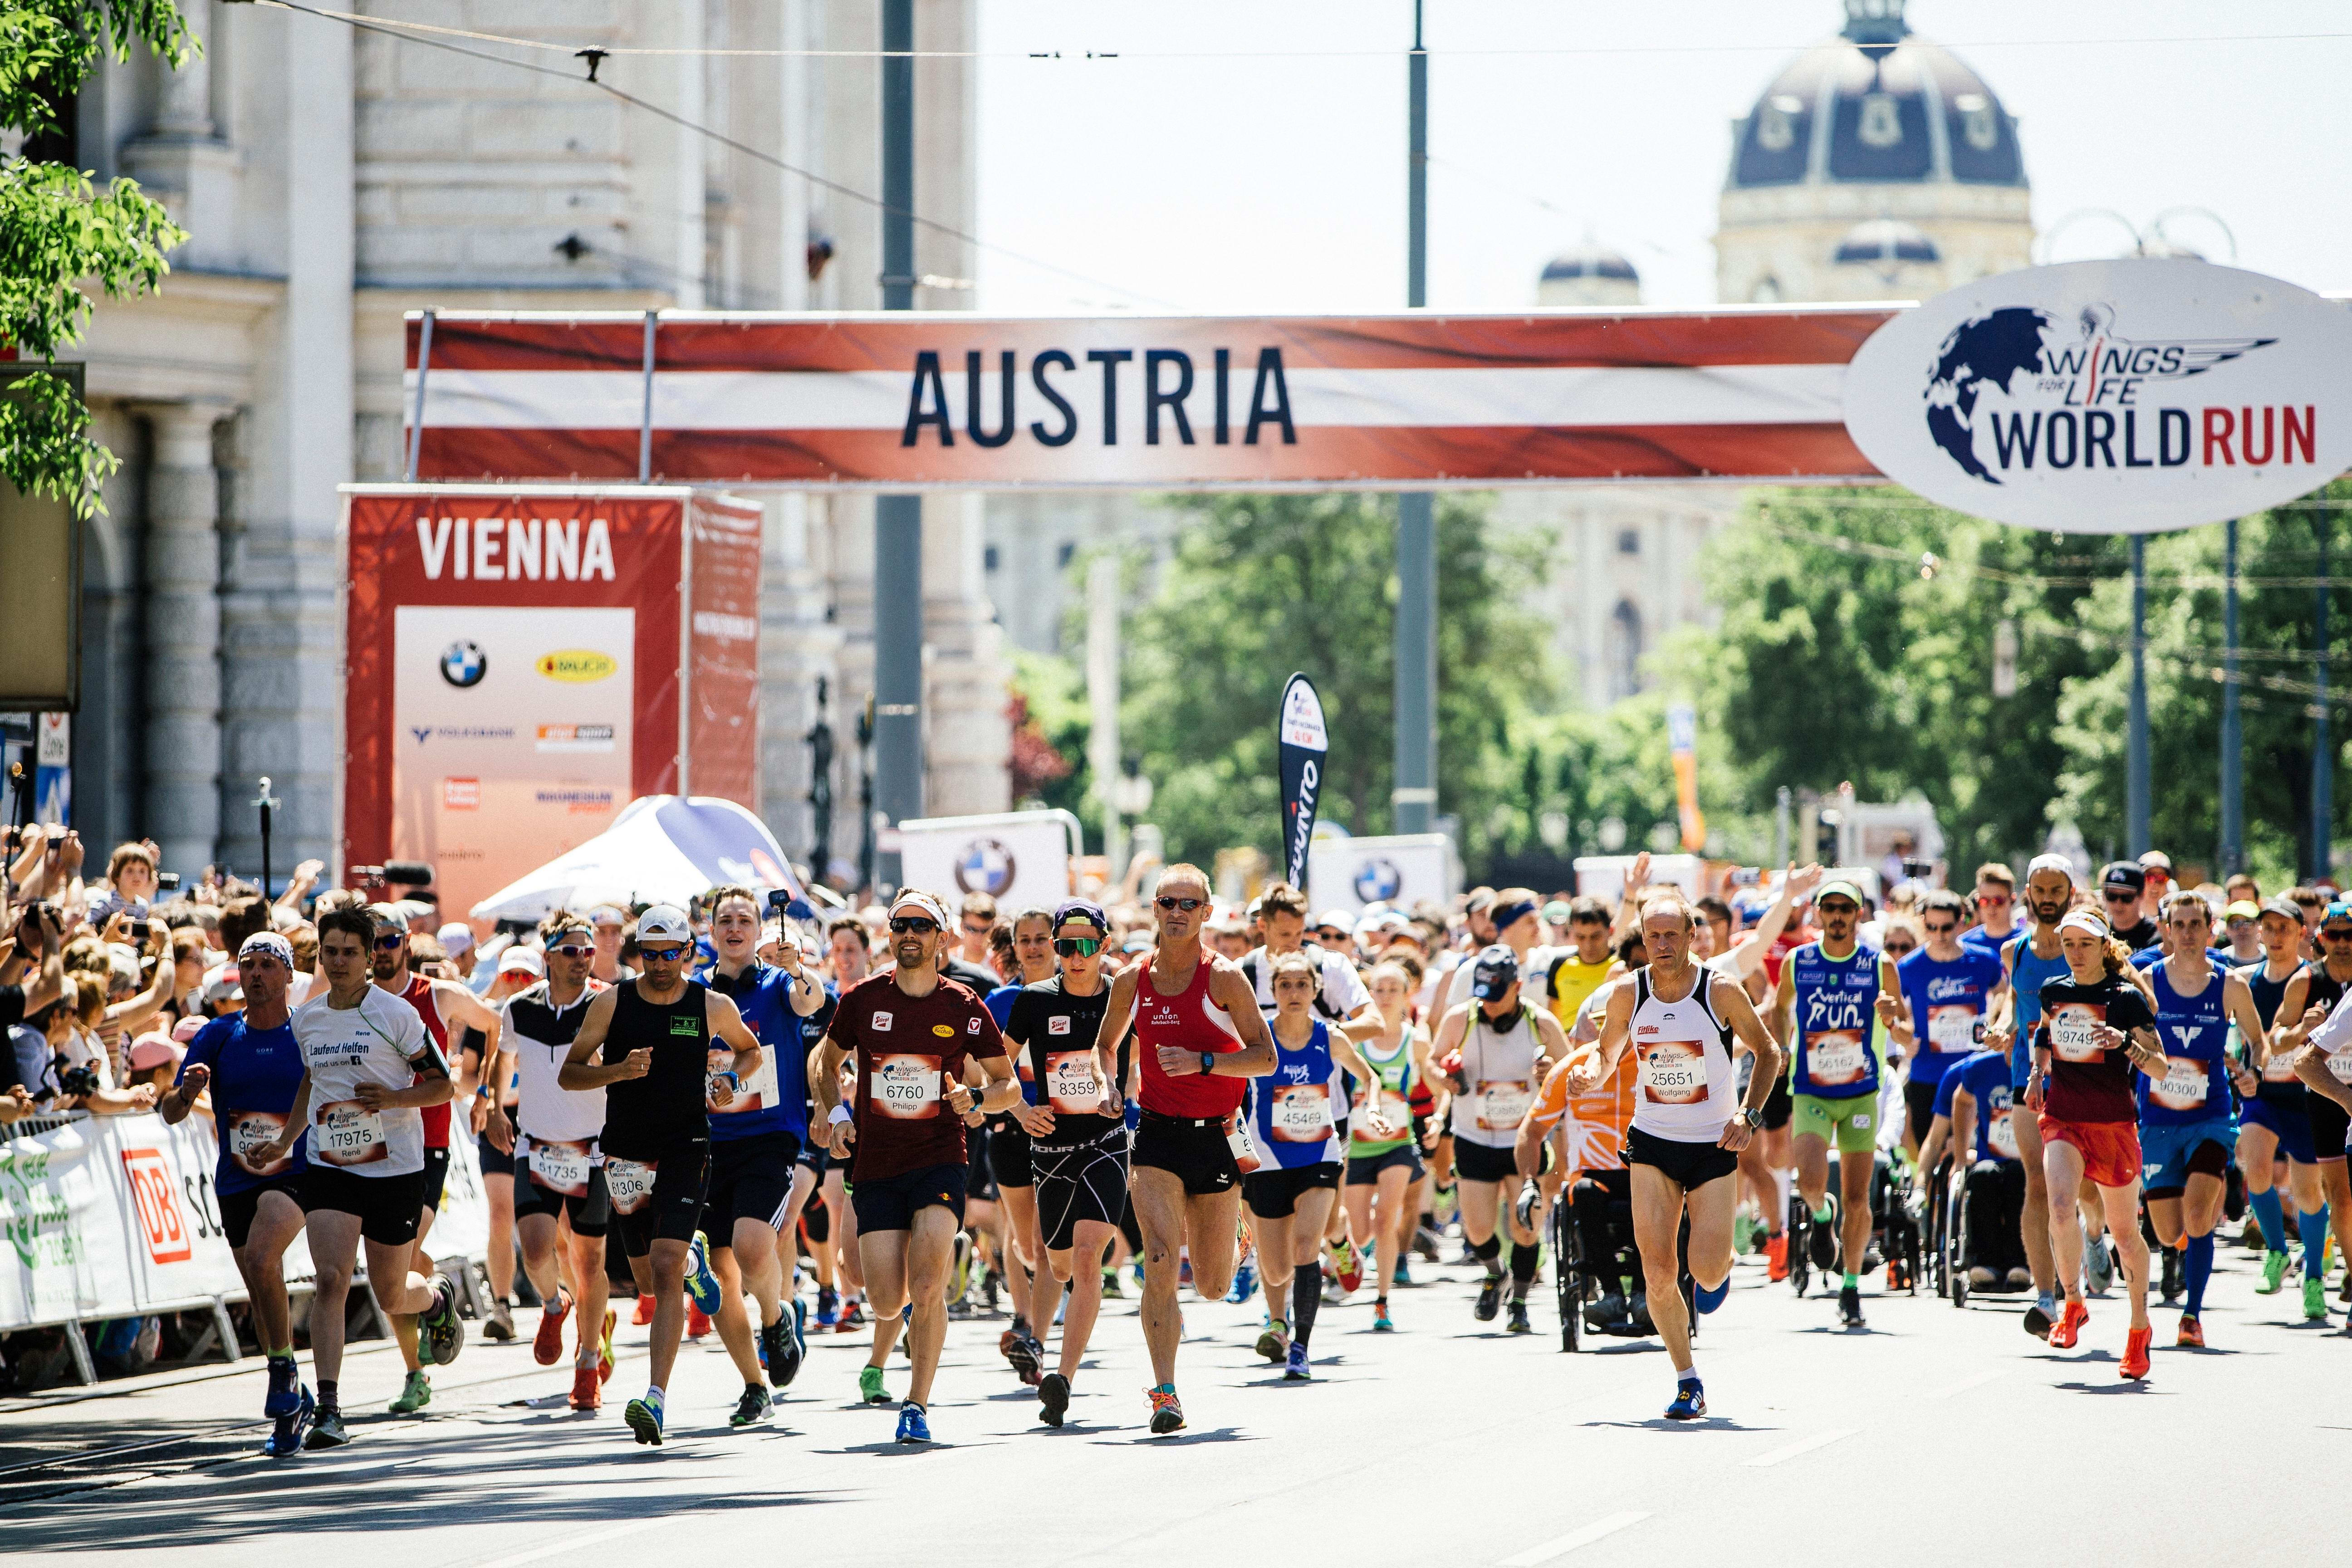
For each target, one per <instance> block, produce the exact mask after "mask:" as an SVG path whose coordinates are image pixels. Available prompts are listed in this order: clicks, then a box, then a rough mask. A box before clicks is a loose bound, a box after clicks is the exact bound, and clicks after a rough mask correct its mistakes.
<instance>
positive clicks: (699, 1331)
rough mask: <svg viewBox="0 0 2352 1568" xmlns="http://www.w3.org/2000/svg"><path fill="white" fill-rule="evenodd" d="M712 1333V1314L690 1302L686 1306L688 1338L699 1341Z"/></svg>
mask: <svg viewBox="0 0 2352 1568" xmlns="http://www.w3.org/2000/svg"><path fill="white" fill-rule="evenodd" d="M709 1332H710V1314H709V1313H708V1312H706V1311H704V1310H702V1309H701V1308H699V1307H698V1306H696V1305H695V1304H694V1303H693V1302H691V1301H688V1303H687V1304H686V1337H687V1338H688V1339H690V1340H698V1339H702V1338H704V1337H705V1336H707V1335H708V1334H709Z"/></svg>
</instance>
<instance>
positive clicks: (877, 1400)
mask: <svg viewBox="0 0 2352 1568" xmlns="http://www.w3.org/2000/svg"><path fill="white" fill-rule="evenodd" d="M857 1397H858V1400H859V1401H860V1402H861V1403H863V1404H866V1405H887V1404H889V1403H890V1391H889V1390H888V1389H887V1388H885V1387H883V1386H882V1369H881V1368H880V1367H878V1366H861V1367H859V1368H858V1369H857Z"/></svg>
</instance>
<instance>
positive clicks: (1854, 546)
mask: <svg viewBox="0 0 2352 1568" xmlns="http://www.w3.org/2000/svg"><path fill="white" fill-rule="evenodd" d="M2295 504H2296V503H2294V502H2289V503H2288V505H2289V506H2293V505H2295ZM1922 510H1943V509H1941V508H1924V509H1922ZM2272 510H2286V509H2285V508H2273V509H2272ZM1758 521H1759V523H1760V524H1761V525H1762V526H1763V527H1764V528H1766V529H1768V530H1769V531H1771V532H1773V533H1776V534H1779V535H1780V537H1781V538H1783V539H1786V540H1789V541H1790V542H1795V543H1799V544H1811V545H1816V546H1818V547H1820V548H1821V549H1823V550H1834V551H1836V552H1838V553H1840V554H1842V555H1867V556H1869V557H1871V558H1872V559H1874V560H1878V561H1889V562H1898V563H1902V564H1905V565H1907V566H1912V567H1919V566H1921V565H1923V558H1922V555H1921V552H1918V551H1916V550H1906V549H1904V548H1902V547H1901V546H1899V545H1894V544H1879V543H1875V542H1872V541H1869V540H1863V539H1849V538H1847V537H1845V536H1844V535H1843V534H1837V533H1814V532H1811V531H1809V530H1806V529H1801V528H1796V527H1792V526H1790V524H1788V523H1784V522H1780V521H1776V520H1774V519H1773V518H1772V517H1771V516H1770V515H1769V512H1768V513H1767V514H1766V515H1764V516H1763V517H1761V518H1759V519H1758ZM2075 559H2078V560H2080V559H2084V558H2083V557H2076V558H2075ZM1933 564H1934V568H1935V573H1936V574H1937V575H1940V574H1943V573H1944V572H1947V571H1949V572H1955V573H1967V574H1971V575H1974V576H1978V577H1983V578H1987V579H1989V580H1990V581H1992V582H1996V583H2015V584H2022V585H2024V586H2026V587H2035V588H2095V587H2097V586H2099V585H2100V584H2103V583H2120V582H2123V581H2125V580H2126V578H2127V577H2128V575H2129V574H2128V573H2127V572H2125V571H2122V570H2118V571H2116V572H2113V573H2109V574H2103V575H2095V576H2093V575H2086V576H2080V577H2073V576H2051V575H2046V574H2041V573H2035V572H2011V571H2006V570H2004V569H2002V568H2000V567H1998V566H1986V565H1981V564H1978V563H1970V562H1960V561H1953V560H1950V559H1948V558H1947V557H1944V556H1940V555H1938V556H1934V557H1933ZM2147 580H2148V581H2149V582H2150V583H2164V584H2170V585H2171V586H2173V587H2176V588H2220V587H2223V586H2226V585H2227V584H2228V583H2229V581H2230V580H2229V578H2227V577H2225V576H2223V575H2222V574H2221V573H2218V572H2151V573H2149V574H2147ZM2238 586H2239V587H2241V588H2352V577H2338V576H2326V577H2253V576H2247V575H2245V574H2240V575H2239V577H2238Z"/></svg>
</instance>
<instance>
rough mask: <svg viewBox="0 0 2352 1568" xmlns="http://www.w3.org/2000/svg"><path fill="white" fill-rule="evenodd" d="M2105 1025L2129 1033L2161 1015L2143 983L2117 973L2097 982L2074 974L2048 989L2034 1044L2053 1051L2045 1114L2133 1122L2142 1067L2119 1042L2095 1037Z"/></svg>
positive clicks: (2150, 1025) (2153, 1022)
mask: <svg viewBox="0 0 2352 1568" xmlns="http://www.w3.org/2000/svg"><path fill="white" fill-rule="evenodd" d="M2101 1024H2105V1025H2106V1026H2108V1027H2109V1028H2111V1029H2116V1030H2119V1031H2121V1032H2122V1033H2124V1034H2126V1035H2128V1034H2130V1033H2131V1032H2132V1031H2133V1030H2134V1029H2148V1028H2153V1027H2155V1025H2156V1015H2155V1014H2153V1013H2151V1012H2149V1011H2148V1010H2147V998H2146V997H2144V996H2142V995H2141V994H2140V992H2139V987H2138V986H2137V985H2134V984H2132V983H2131V982H2130V981H2128V980H2126V979H2124V978H2123V977H2122V976H2120V975H2117V976H2115V977H2113V978H2111V979H2105V980H2101V981H2099V982H2097V983H2096V984H2091V985H2084V984H2078V983H2077V982H2076V981H2075V980H2074V978H2073V977H2072V975H2071V973H2070V974H2069V977H2068V978H2066V979H2064V980H2053V981H2052V982H2050V983H2049V984H2047V985H2044V986H2043V987H2042V1023H2041V1026H2040V1027H2038V1028H2037V1029H2036V1030H2035V1031H2034V1037H2033V1039H2034V1044H2035V1045H2036V1046H2037V1047H2040V1048H2042V1050H2045V1051H2048V1052H2049V1053H2050V1082H2049V1085H2048V1089H2049V1095H2048V1098H2047V1099H2046V1100H2043V1101H2042V1104H2043V1106H2044V1110H2043V1112H2042V1114H2043V1115H2045V1116H2049V1117H2052V1118H2054V1119H2055V1120H2057V1121H2137V1119H2138V1108H2137V1106H2136V1105H2135V1104H2134V1103H2133V1101H2132V1080H2133V1079H2134V1078H2135V1077H2137V1074H2138V1072H2139V1069H2138V1068H2136V1067H2134V1066H2132V1062H2131V1058H2130V1057H2129V1056H2127V1055H2126V1054H2125V1052H2124V1048H2123V1047H2121V1046H2117V1047H2116V1048H2115V1049H2113V1050H2109V1049H2106V1048H2105V1047H2102V1046H2101V1045H2099V1044H2098V1042H2097V1041H2096V1040H2095V1039H2094V1038H2093V1031H2094V1030H2095V1028H2096V1027H2097V1026H2099V1025H2101Z"/></svg>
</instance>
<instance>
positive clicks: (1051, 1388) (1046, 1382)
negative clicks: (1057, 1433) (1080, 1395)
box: [1037, 1372, 1070, 1426]
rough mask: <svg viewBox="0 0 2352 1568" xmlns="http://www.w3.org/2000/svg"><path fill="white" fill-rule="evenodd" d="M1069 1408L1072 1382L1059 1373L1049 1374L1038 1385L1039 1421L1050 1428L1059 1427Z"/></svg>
mask: <svg viewBox="0 0 2352 1568" xmlns="http://www.w3.org/2000/svg"><path fill="white" fill-rule="evenodd" d="M1069 1408H1070V1380H1069V1379H1068V1378H1066V1377H1064V1376H1063V1375H1062V1374H1061V1373H1058V1372H1049V1373H1046V1374H1045V1377H1044V1379H1043V1380H1042V1381H1040V1382H1039V1383H1038V1384H1037V1419H1038V1420H1040V1421H1043V1422H1044V1423H1045V1425H1046V1426H1060V1425H1061V1424H1062V1416H1063V1414H1064V1413H1065V1412H1066V1411H1067V1410H1068V1409H1069Z"/></svg>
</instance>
